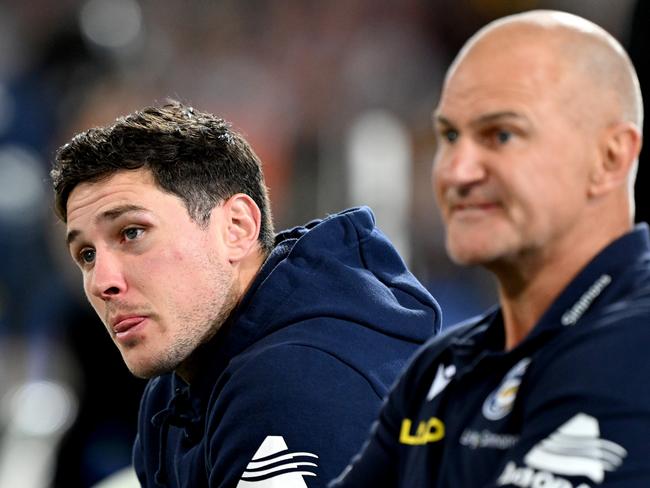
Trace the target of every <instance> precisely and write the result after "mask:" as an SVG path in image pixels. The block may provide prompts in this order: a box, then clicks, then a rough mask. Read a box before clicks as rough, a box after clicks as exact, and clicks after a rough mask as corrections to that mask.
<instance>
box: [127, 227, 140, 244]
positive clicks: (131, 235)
mask: <svg viewBox="0 0 650 488" xmlns="http://www.w3.org/2000/svg"><path fill="white" fill-rule="evenodd" d="M143 232H144V229H140V228H139V227H129V228H127V229H124V230H123V231H122V235H123V236H124V238H125V239H126V240H127V241H132V240H134V239H137V238H138V237H140V236H141V235H142V233H143Z"/></svg>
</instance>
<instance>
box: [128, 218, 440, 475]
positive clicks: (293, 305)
mask: <svg viewBox="0 0 650 488" xmlns="http://www.w3.org/2000/svg"><path fill="white" fill-rule="evenodd" d="M440 323H441V321H440V310H439V308H438V306H437V304H436V303H435V301H434V300H433V298H432V297H431V296H430V294H429V293H428V292H427V291H426V290H425V288H424V287H423V286H422V285H420V283H419V282H418V281H417V280H416V279H415V278H414V277H413V275H412V274H411V273H410V272H409V271H408V270H407V269H406V266H405V265H404V263H403V261H402V259H401V258H400V257H399V255H398V254H397V252H396V251H395V249H394V248H393V246H392V245H391V244H390V242H389V241H388V240H387V238H386V237H385V236H384V235H383V234H382V233H381V232H380V231H379V230H378V229H377V228H376V227H375V222H374V217H373V215H372V213H371V211H370V210H369V209H368V208H359V209H352V210H349V211H346V212H342V213H340V214H337V215H333V216H330V217H328V218H327V219H325V220H323V221H314V222H311V223H310V224H308V225H307V226H305V227H297V228H295V229H291V230H289V231H286V232H283V233H280V234H279V235H278V237H277V239H276V247H275V249H274V251H273V252H272V253H271V255H270V256H269V258H268V259H267V260H266V262H265V263H264V265H263V267H262V269H261V270H260V272H259V273H258V276H257V277H256V279H255V280H254V283H253V284H252V286H251V288H250V289H249V291H248V292H247V294H246V295H245V297H244V298H243V299H242V302H241V303H240V305H239V306H238V308H237V310H235V312H234V313H233V316H232V317H231V318H230V319H229V321H228V322H227V323H226V324H224V326H223V327H222V328H221V329H220V331H219V333H218V334H217V335H216V337H215V338H214V339H213V340H212V341H211V343H210V344H209V345H208V346H207V347H208V348H209V349H210V358H211V359H210V362H211V363H210V364H209V365H208V367H207V368H205V371H204V374H203V375H202V376H201V378H199V379H198V380H197V381H196V382H193V383H192V385H187V384H185V383H184V382H183V381H182V380H181V379H180V377H178V376H177V375H175V374H169V375H165V376H161V377H158V378H156V379H153V380H152V381H150V382H149V384H148V386H147V388H146V391H145V393H144V396H143V400H142V404H141V410H140V419H139V435H138V439H137V440H136V444H135V446H134V465H135V468H136V471H137V473H138V476H139V478H140V481H141V483H142V485H143V486H147V487H154V486H167V487H193V488H197V487H204V486H210V487H223V488H231V487H235V486H237V485H238V483H239V480H240V479H241V477H242V474H243V473H244V471H245V470H246V468H247V466H248V463H249V462H250V461H251V459H252V458H253V457H254V455H255V453H256V452H257V450H258V448H259V447H260V445H261V444H262V443H263V442H264V441H265V439H266V438H267V436H282V439H283V441H284V442H285V443H286V445H287V450H288V453H309V454H314V455H317V456H318V458H317V459H316V458H314V457H313V456H306V455H303V457H302V458H300V457H298V458H300V459H301V460H303V461H304V460H312V461H313V460H314V459H316V461H315V462H314V464H317V468H313V467H312V466H310V465H305V466H308V468H309V470H311V471H312V472H313V473H314V474H315V475H316V476H315V477H314V476H308V475H305V476H304V478H303V479H304V483H306V484H305V485H304V486H308V487H309V488H316V487H323V486H325V484H326V482H327V481H328V480H329V479H331V478H332V477H333V476H335V475H336V474H338V473H339V472H340V470H341V469H342V468H343V467H344V466H345V464H346V463H347V461H348V460H349V458H350V457H351V456H352V454H354V453H355V452H356V451H357V450H358V449H359V448H360V446H361V444H362V442H363V440H364V438H365V436H366V434H367V431H368V429H369V427H370V424H371V423H372V420H373V419H374V418H375V417H376V415H377V413H378V411H379V406H380V403H381V400H382V398H383V396H384V395H385V394H386V392H387V390H388V389H389V387H390V385H391V384H392V383H393V382H394V380H395V378H396V377H397V375H398V373H399V372H400V371H401V370H402V369H403V367H404V365H405V363H406V361H407V359H408V358H409V357H410V356H411V355H412V354H413V353H414V352H415V350H416V348H417V347H418V346H420V345H421V344H422V343H423V342H424V341H426V340H427V339H428V338H429V337H430V336H431V335H432V334H433V333H434V332H436V331H437V330H439V328H440ZM298 458H296V459H298ZM280 464H282V463H280ZM250 469H251V471H250V472H248V476H249V478H252V479H253V480H255V479H257V478H260V479H261V478H264V475H263V474H260V472H261V471H264V470H260V469H257V468H255V465H253V466H252V467H251V468H250ZM256 469H257V470H256ZM258 475H259V476H258ZM271 481H276V482H278V481H282V479H278V478H277V477H276V478H270V480H267V481H265V482H264V481H259V482H257V483H254V484H251V485H249V486H255V487H257V488H264V487H265V486H271V485H270V484H268V483H271ZM281 485H282V484H279V485H278V484H276V485H273V486H281ZM241 486H245V485H241ZM291 486H299V485H291Z"/></svg>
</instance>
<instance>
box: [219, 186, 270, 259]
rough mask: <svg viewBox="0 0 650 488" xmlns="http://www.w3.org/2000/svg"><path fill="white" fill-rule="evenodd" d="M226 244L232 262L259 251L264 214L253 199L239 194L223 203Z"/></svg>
mask: <svg viewBox="0 0 650 488" xmlns="http://www.w3.org/2000/svg"><path fill="white" fill-rule="evenodd" d="M223 218H224V220H225V226H224V243H225V244H226V248H227V250H228V258H229V260H230V262H232V263H234V262H238V261H241V260H243V259H244V258H246V257H247V256H248V255H250V254H251V252H252V251H255V250H256V249H258V237H259V235H260V226H261V221H262V213H261V212H260V209H259V207H258V206H257V204H256V203H255V202H254V201H253V199H252V198H251V197H249V196H248V195H245V194H244V193H237V194H235V195H233V196H231V197H230V198H229V199H228V200H226V201H225V202H224V203H223Z"/></svg>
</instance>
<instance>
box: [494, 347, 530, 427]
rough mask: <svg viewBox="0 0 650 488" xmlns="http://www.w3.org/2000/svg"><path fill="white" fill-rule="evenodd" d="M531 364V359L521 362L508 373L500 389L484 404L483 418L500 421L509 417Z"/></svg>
mask: <svg viewBox="0 0 650 488" xmlns="http://www.w3.org/2000/svg"><path fill="white" fill-rule="evenodd" d="M528 364H530V358H525V359H522V360H521V361H519V362H518V363H517V364H515V365H514V367H513V368H512V369H511V370H510V371H508V374H507V375H506V376H505V377H504V378H503V380H502V381H501V384H500V385H499V387H498V388H497V389H496V390H494V391H493V392H492V393H491V394H490V396H488V397H487V398H486V399H485V402H484V403H483V416H484V417H485V418H486V419H488V420H499V419H502V418H503V417H505V416H506V415H508V414H509V413H510V412H511V410H512V406H513V405H514V403H515V399H516V398H517V392H518V391H519V385H520V384H521V377H522V376H523V375H524V373H525V372H526V369H527V368H528Z"/></svg>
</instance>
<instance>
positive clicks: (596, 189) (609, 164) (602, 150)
mask: <svg viewBox="0 0 650 488" xmlns="http://www.w3.org/2000/svg"><path fill="white" fill-rule="evenodd" d="M640 151H641V133H640V132H639V129H638V128H637V127H636V125H634V124H632V123H629V122H625V123H620V124H616V125H614V126H612V127H608V128H607V129H605V131H604V132H603V134H602V137H601V143H600V145H599V147H598V158H597V161H596V162H595V164H594V165H593V166H592V168H591V175H590V181H589V196H592V197H598V196H601V195H604V194H606V193H608V192H609V191H611V190H612V189H613V188H615V187H619V186H621V185H627V184H628V181H629V179H628V177H629V175H630V171H632V167H633V165H634V162H635V161H636V160H637V158H638V157H639V152H640Z"/></svg>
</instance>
